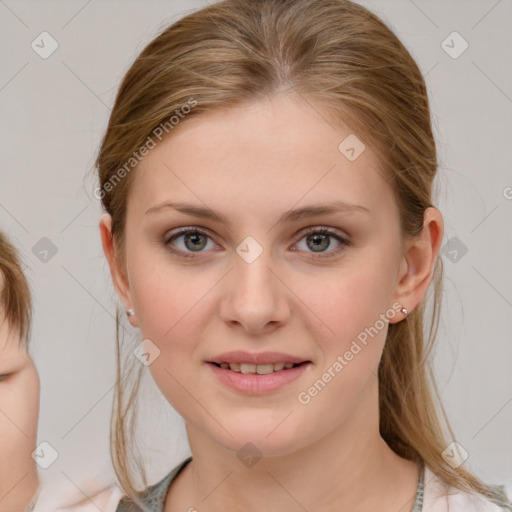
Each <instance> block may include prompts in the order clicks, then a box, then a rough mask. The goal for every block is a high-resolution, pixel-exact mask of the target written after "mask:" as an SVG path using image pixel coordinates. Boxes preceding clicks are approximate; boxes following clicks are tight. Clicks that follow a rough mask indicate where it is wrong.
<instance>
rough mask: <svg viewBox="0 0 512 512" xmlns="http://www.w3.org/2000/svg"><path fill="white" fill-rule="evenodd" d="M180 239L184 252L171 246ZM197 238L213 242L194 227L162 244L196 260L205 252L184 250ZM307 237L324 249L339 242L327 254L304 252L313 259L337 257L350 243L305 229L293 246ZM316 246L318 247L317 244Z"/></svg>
mask: <svg viewBox="0 0 512 512" xmlns="http://www.w3.org/2000/svg"><path fill="white" fill-rule="evenodd" d="M181 237H185V239H184V247H185V250H183V249H178V248H176V246H175V245H173V242H175V241H176V240H178V239H179V238H181ZM198 237H199V238H200V237H203V238H205V239H208V240H210V241H212V242H213V240H212V238H211V236H210V235H209V233H207V232H206V231H204V230H203V229H201V228H196V227H194V228H192V227H187V228H181V229H179V230H178V231H176V232H174V233H171V234H167V235H166V236H165V237H164V241H163V243H164V245H165V247H166V249H167V250H168V251H169V252H171V253H172V254H174V255H176V256H178V257H181V258H185V259H189V260H190V259H197V258H200V257H201V255H202V254H203V253H204V252H205V250H199V251H190V252H187V250H186V249H187V246H186V245H185V244H186V243H187V242H188V241H193V242H194V241H197V240H198ZM308 237H314V238H311V239H313V240H315V243H316V242H319V243H320V244H323V243H324V242H325V241H328V243H327V246H326V247H325V248H326V249H328V248H330V247H331V245H332V244H331V242H330V241H329V239H331V238H334V239H335V240H336V241H337V242H339V246H338V247H337V248H335V249H334V250H332V251H329V252H325V251H321V252H315V251H308V250H304V252H306V253H307V254H308V255H309V256H310V257H311V258H313V259H327V258H332V257H336V256H339V255H340V254H341V253H342V252H343V251H344V249H345V248H346V247H347V246H349V245H350V242H349V241H348V240H347V239H345V238H344V237H342V236H341V235H339V234H338V232H337V231H335V230H333V229H330V228H326V227H321V228H309V229H307V230H306V231H305V232H303V233H301V238H300V239H299V240H298V241H297V242H296V244H295V245H297V244H298V243H299V242H301V241H302V240H303V239H305V238H308ZM200 245H201V247H200V248H201V249H206V245H207V244H206V245H204V244H203V245H202V244H200ZM213 245H215V244H213ZM317 246H319V244H317ZM294 251H296V249H294Z"/></svg>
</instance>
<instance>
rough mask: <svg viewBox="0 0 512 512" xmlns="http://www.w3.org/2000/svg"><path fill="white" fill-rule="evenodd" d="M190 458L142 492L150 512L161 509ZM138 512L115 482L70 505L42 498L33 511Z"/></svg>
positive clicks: (136, 507) (143, 500) (138, 508)
mask: <svg viewBox="0 0 512 512" xmlns="http://www.w3.org/2000/svg"><path fill="white" fill-rule="evenodd" d="M191 460H192V456H190V457H188V458H186V459H185V460H183V461H182V462H180V463H179V464H178V465H177V466H176V467H175V468H174V469H173V470H172V471H171V472H170V473H168V474H167V475H166V476H165V477H164V478H163V479H162V480H160V481H159V482H158V483H156V484H154V485H151V486H149V487H148V488H147V489H146V490H145V491H144V492H143V493H142V499H141V502H142V503H143V504H144V506H145V507H147V510H151V512H160V511H163V506H164V502H165V497H166V495H167V491H168V489H169V486H170V485H171V483H172V481H173V480H174V479H175V478H176V476H177V475H178V473H179V472H180V471H181V469H183V468H184V467H185V465H186V464H187V463H188V462H190V461H191ZM98 510H101V512H140V511H141V510H143V509H142V508H141V507H139V506H138V505H136V504H134V503H133V502H131V501H130V500H129V499H128V498H127V497H126V495H124V493H123V491H122V490H121V488H120V487H119V486H118V485H117V484H112V485H110V486H108V487H106V488H105V489H103V490H101V491H100V492H97V493H95V494H93V495H91V496H87V497H86V498H84V499H82V500H81V501H79V502H77V501H73V504H72V505H67V506H62V505H59V506H56V505H55V504H54V503H52V502H51V500H50V499H43V500H40V501H38V503H36V508H35V509H34V511H33V512H98Z"/></svg>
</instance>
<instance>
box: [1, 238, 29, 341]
mask: <svg viewBox="0 0 512 512" xmlns="http://www.w3.org/2000/svg"><path fill="white" fill-rule="evenodd" d="M0 306H1V308H2V311H3V315H4V317H5V320H4V321H6V322H7V323H8V326H9V331H10V332H16V333H17V334H18V335H19V337H20V341H21V342H22V343H24V344H25V345H26V344H28V339H29V336H30V327H31V318H32V298H31V294H30V287H29V284H28V282H27V279H26V277H25V274H24V273H23V270H22V268H21V258H20V255H19V252H18V250H17V249H16V248H15V247H14V245H12V243H11V242H9V240H8V239H7V237H6V236H5V235H4V234H3V233H1V232H0Z"/></svg>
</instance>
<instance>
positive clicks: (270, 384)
mask: <svg viewBox="0 0 512 512" xmlns="http://www.w3.org/2000/svg"><path fill="white" fill-rule="evenodd" d="M206 364H207V366H208V367H209V368H211V370H212V372H213V374H214V375H215V376H216V377H217V378H218V379H219V380H220V381H221V382H222V383H223V384H225V385H226V386H228V387H230V388H231V389H234V390H236V391H240V392H242V393H248V394H252V395H263V394H265V393H270V392H272V391H275V390H277V389H279V388H281V387H282V386H284V385H285V384H288V383H289V382H291V381H293V380H295V379H297V378H299V377H300V376H301V375H302V374H303V373H304V372H305V371H307V370H308V369H309V367H310V366H311V362H309V361H307V362H304V363H301V364H299V365H298V366H294V367H293V368H289V369H283V370H279V371H275V372H273V373H268V374H263V375H261V374H257V373H255V374H254V373H247V374H243V373H240V372H236V371H233V370H230V369H225V368H220V367H219V366H217V365H216V364H215V363H210V362H208V363H206Z"/></svg>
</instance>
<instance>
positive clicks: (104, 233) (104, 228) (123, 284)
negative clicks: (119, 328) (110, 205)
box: [99, 213, 136, 325]
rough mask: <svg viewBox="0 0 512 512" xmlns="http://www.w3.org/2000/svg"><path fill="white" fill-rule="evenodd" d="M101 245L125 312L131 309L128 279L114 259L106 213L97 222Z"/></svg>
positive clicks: (133, 322)
mask: <svg viewBox="0 0 512 512" xmlns="http://www.w3.org/2000/svg"><path fill="white" fill-rule="evenodd" d="M99 227H100V235H101V245H102V247H103V252H104V254H105V257H106V258H107V262H108V266H109V268H110V275H111V276H112V282H113V284H114V288H115V290H116V293H117V295H118V297H119V298H120V299H121V302H122V303H123V306H124V308H125V309H126V310H128V309H133V301H132V296H131V292H130V286H129V283H128V279H127V277H126V275H125V273H124V271H123V269H121V268H120V267H119V261H118V260H117V258H116V252H115V245H114V244H115V240H114V237H113V236H112V217H111V216H110V215H109V214H108V213H104V214H103V215H102V216H101V218H100V222H99ZM129 320H130V323H132V325H134V324H135V323H136V321H135V318H134V316H130V317H129Z"/></svg>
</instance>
